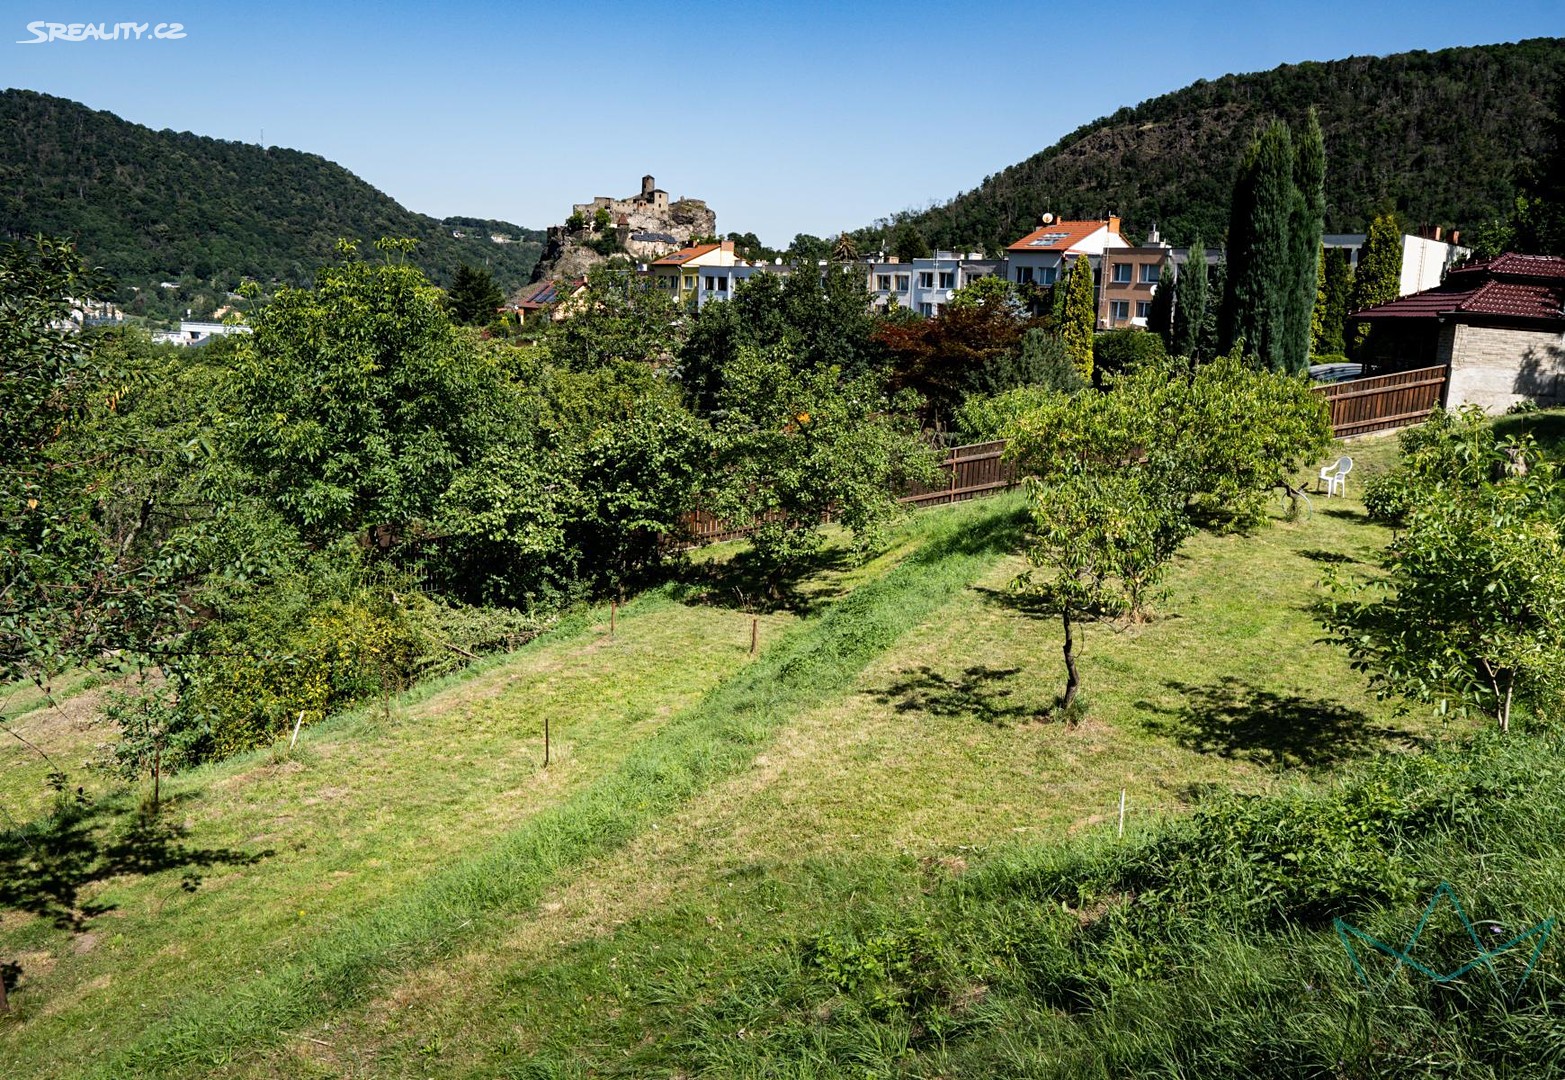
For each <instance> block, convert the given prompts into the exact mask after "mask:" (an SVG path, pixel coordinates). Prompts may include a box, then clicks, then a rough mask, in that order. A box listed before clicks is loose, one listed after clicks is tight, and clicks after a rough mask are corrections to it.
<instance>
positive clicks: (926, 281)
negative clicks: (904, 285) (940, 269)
mask: <svg viewBox="0 0 1565 1080" xmlns="http://www.w3.org/2000/svg"><path fill="white" fill-rule="evenodd" d="M918 287H919V288H920V289H933V288H934V287H935V272H934V271H933V270H920V271H919V272H918Z"/></svg>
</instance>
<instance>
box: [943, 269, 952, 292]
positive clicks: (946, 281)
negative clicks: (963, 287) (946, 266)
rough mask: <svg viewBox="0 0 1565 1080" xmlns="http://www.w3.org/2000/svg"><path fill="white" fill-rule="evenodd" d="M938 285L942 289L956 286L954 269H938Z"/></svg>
mask: <svg viewBox="0 0 1565 1080" xmlns="http://www.w3.org/2000/svg"><path fill="white" fill-rule="evenodd" d="M940 287H941V288H942V289H951V288H955V287H956V271H954V270H942V271H940Z"/></svg>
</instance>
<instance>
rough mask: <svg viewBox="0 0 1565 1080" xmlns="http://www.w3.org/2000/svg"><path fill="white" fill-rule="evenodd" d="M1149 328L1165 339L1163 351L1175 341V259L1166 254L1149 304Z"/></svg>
mask: <svg viewBox="0 0 1565 1080" xmlns="http://www.w3.org/2000/svg"><path fill="white" fill-rule="evenodd" d="M1147 329H1148V330H1150V331H1152V332H1153V333H1154V334H1156V335H1157V336H1158V337H1160V338H1162V339H1163V351H1164V352H1167V351H1168V349H1169V347H1170V346H1171V345H1172V344H1173V343H1174V260H1173V257H1172V256H1165V257H1164V259H1163V265H1162V266H1161V267H1159V268H1158V274H1157V284H1156V285H1154V286H1153V287H1152V302H1151V303H1150V304H1149V305H1148V306H1147Z"/></svg>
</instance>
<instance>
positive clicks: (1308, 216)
mask: <svg viewBox="0 0 1565 1080" xmlns="http://www.w3.org/2000/svg"><path fill="white" fill-rule="evenodd" d="M1293 188H1294V191H1293V212H1292V214H1291V215H1290V219H1289V222H1288V234H1289V235H1288V261H1289V264H1290V269H1291V271H1292V274H1291V278H1292V281H1291V287H1290V288H1289V290H1288V292H1287V293H1286V295H1285V296H1284V298H1283V302H1284V305H1285V308H1284V310H1285V321H1284V324H1285V332H1286V335H1287V336H1286V339H1285V340H1284V342H1283V343H1282V346H1283V347H1282V349H1281V350H1280V358H1281V366H1280V368H1279V370H1282V371H1287V372H1291V373H1294V374H1297V373H1299V372H1301V371H1304V370H1305V369H1306V368H1308V367H1309V364H1310V347H1311V345H1312V340H1311V334H1310V330H1311V325H1310V324H1311V314H1312V312H1313V311H1314V308H1315V300H1316V296H1317V294H1318V293H1319V285H1320V238H1321V227H1322V223H1323V221H1324V219H1325V216H1326V147H1325V143H1324V141H1323V140H1322V137H1321V130H1320V119H1319V118H1318V117H1317V116H1316V115H1315V110H1314V109H1313V108H1312V109H1310V111H1309V114H1308V116H1307V117H1306V118H1305V122H1304V132H1303V134H1301V135H1300V136H1299V138H1298V139H1297V140H1296V141H1295V144H1294V156H1293ZM1275 366H1277V365H1275V364H1274V367H1275Z"/></svg>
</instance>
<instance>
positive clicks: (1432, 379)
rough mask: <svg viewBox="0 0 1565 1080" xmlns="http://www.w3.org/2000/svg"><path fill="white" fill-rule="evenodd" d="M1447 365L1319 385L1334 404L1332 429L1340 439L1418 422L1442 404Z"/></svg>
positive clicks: (1324, 394) (1332, 404)
mask: <svg viewBox="0 0 1565 1080" xmlns="http://www.w3.org/2000/svg"><path fill="white" fill-rule="evenodd" d="M1445 380H1446V368H1445V366H1444V365H1443V364H1442V365H1440V366H1439V367H1426V368H1414V369H1413V370H1412V371H1398V372H1396V373H1395V374H1393V375H1373V376H1371V377H1369V378H1367V379H1353V380H1350V381H1348V382H1339V383H1331V384H1330V385H1328V386H1317V387H1315V392H1316V393H1317V394H1320V395H1321V396H1322V397H1324V398H1325V399H1326V400H1327V402H1328V403H1330V405H1331V430H1332V433H1333V434H1334V435H1336V436H1337V438H1339V439H1341V438H1346V437H1347V436H1349V435H1363V434H1366V433H1367V432H1371V431H1385V430H1387V429H1389V428H1398V427H1404V426H1406V425H1408V424H1416V423H1418V422H1419V421H1420V420H1423V419H1424V418H1425V417H1426V416H1428V415H1429V414H1430V413H1431V412H1433V411H1434V410H1436V409H1438V408H1439V407H1440V398H1441V396H1442V395H1443V393H1444V391H1445Z"/></svg>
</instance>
